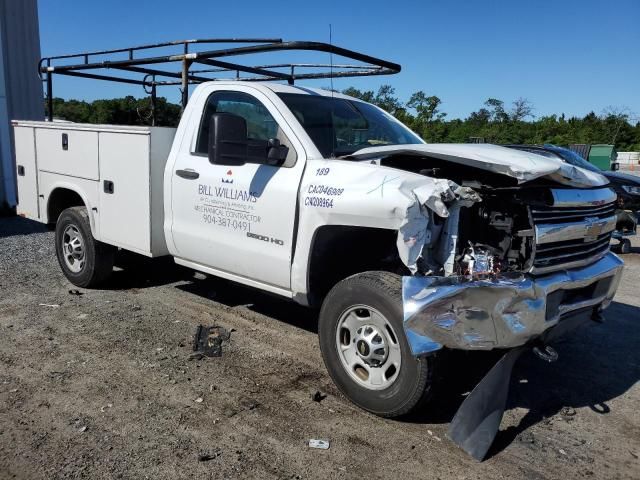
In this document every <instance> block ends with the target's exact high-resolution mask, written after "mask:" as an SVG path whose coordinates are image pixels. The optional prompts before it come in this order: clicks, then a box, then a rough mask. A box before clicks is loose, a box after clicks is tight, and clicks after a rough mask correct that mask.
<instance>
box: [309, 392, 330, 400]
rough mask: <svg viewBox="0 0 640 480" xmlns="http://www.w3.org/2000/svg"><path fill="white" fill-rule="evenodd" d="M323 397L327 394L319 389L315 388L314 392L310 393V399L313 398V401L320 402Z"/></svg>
mask: <svg viewBox="0 0 640 480" xmlns="http://www.w3.org/2000/svg"><path fill="white" fill-rule="evenodd" d="M325 398H327V394H326V393H322V392H321V391H320V390H316V392H315V393H312V394H311V400H313V401H314V402H318V403H320V402H321V401H322V400H324V399H325Z"/></svg>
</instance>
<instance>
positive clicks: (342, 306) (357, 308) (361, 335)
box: [318, 272, 434, 418]
mask: <svg viewBox="0 0 640 480" xmlns="http://www.w3.org/2000/svg"><path fill="white" fill-rule="evenodd" d="M380 316H381V317H383V320H384V321H385V322H386V323H385V327H384V328H382V327H381V325H382V322H381V321H380ZM318 333H319V337H320V350H321V352H322V357H323V359H324V363H325V365H326V367H327V370H328V371H329V375H330V376H331V378H332V379H333V381H334V383H335V384H336V385H337V387H338V388H339V389H340V390H341V391H342V393H344V394H345V395H346V396H347V397H348V398H349V399H350V400H351V401H352V402H353V403H355V404H356V405H358V406H359V407H361V408H363V409H365V410H367V411H369V412H372V413H374V414H376V415H379V416H381V417H387V418H392V417H398V416H401V415H405V414H407V413H409V412H410V411H411V410H413V409H414V408H416V407H417V406H419V405H421V404H422V403H424V402H425V401H426V400H427V399H428V397H429V393H430V391H431V386H432V378H433V375H432V370H433V363H434V357H420V358H416V357H414V356H413V355H412V353H411V349H410V347H409V344H408V342H407V339H406V336H405V333H404V327H403V308H402V282H401V278H400V276H398V275H395V274H392V273H388V272H365V273H361V274H357V275H354V276H352V277H349V278H347V279H345V280H342V281H341V282H339V283H338V284H337V285H336V286H334V287H333V289H332V290H331V291H330V292H329V294H328V295H327V297H326V298H325V300H324V302H323V304H322V308H321V310H320V317H319V321H318ZM381 345H382V346H383V348H378V347H380V346H381ZM354 351H355V354H354ZM384 352H386V355H385V354H384ZM363 355H364V356H363ZM367 356H368V358H367ZM354 359H355V360H354ZM383 359H384V360H383ZM352 360H354V361H352Z"/></svg>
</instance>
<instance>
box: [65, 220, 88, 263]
mask: <svg viewBox="0 0 640 480" xmlns="http://www.w3.org/2000/svg"><path fill="white" fill-rule="evenodd" d="M61 242H62V256H63V258H64V262H65V264H66V265H67V268H68V269H69V270H71V271H72V272H73V273H80V272H81V271H82V269H83V267H84V262H85V249H84V240H83V238H82V234H81V233H80V230H79V229H78V227H76V226H75V225H69V226H67V228H65V229H64V232H62V240H61Z"/></svg>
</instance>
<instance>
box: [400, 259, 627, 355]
mask: <svg viewBox="0 0 640 480" xmlns="http://www.w3.org/2000/svg"><path fill="white" fill-rule="evenodd" d="M622 267H623V262H622V260H620V259H619V258H618V257H617V256H616V255H614V254H613V253H607V254H606V255H605V256H604V257H603V258H601V259H600V260H598V261H597V262H595V263H593V264H591V265H588V266H585V267H581V268H573V269H568V270H561V271H558V272H554V273H550V274H547V275H542V276H532V275H527V274H501V275H497V276H492V277H491V278H487V279H471V278H468V277H403V282H402V296H403V305H404V328H405V332H406V334H407V339H408V341H409V345H410V346H411V350H412V352H413V354H414V355H424V354H426V353H429V352H433V351H436V350H439V349H441V348H443V347H447V348H452V349H460V350H491V349H493V348H512V347H518V346H520V345H524V344H525V343H527V342H529V341H531V340H533V339H536V338H538V337H541V336H542V335H543V334H544V333H545V332H547V331H548V330H549V329H551V328H552V327H555V326H557V325H558V324H561V323H562V322H563V320H565V319H567V318H569V317H572V318H573V317H575V316H576V315H579V314H581V313H583V314H584V315H586V316H591V315H592V314H594V313H595V312H597V311H598V310H600V309H603V308H606V307H607V306H609V304H610V303H611V300H612V299H613V296H614V295H615V293H616V290H617V288H618V283H619V282H620V277H621V275H622ZM584 315H583V316H584Z"/></svg>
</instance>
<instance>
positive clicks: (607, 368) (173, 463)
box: [0, 218, 640, 479]
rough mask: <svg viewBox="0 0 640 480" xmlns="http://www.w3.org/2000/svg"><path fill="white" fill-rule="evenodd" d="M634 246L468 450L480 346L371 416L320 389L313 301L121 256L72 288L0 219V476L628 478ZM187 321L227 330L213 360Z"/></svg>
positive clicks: (488, 358) (637, 372)
mask: <svg viewBox="0 0 640 480" xmlns="http://www.w3.org/2000/svg"><path fill="white" fill-rule="evenodd" d="M634 246H635V248H634V253H632V254H630V255H626V256H625V257H624V259H625V262H626V265H627V267H626V269H625V273H624V278H623V281H622V284H621V287H620V290H619V293H618V296H617V297H616V301H615V302H614V304H613V305H612V306H611V308H610V309H609V310H608V311H607V315H606V316H607V322H606V323H605V324H602V325H599V324H595V323H594V324H593V325H590V326H588V327H586V328H584V329H582V330H580V331H578V332H576V333H575V334H574V335H572V336H571V337H570V338H568V339H566V340H564V341H562V342H560V343H557V344H556V345H555V347H556V349H557V350H558V352H559V354H560V359H559V360H558V362H556V363H555V364H544V363H543V362H541V361H540V360H537V359H535V358H534V357H533V355H531V354H527V355H525V356H524V357H523V358H522V360H521V361H520V362H519V364H518V365H517V367H516V372H515V374H514V379H513V382H512V390H511V395H510V402H509V403H510V406H509V410H508V411H507V412H506V414H505V418H504V420H503V423H502V426H501V432H500V433H499V435H498V437H497V439H496V442H495V444H494V447H493V448H492V450H491V452H490V456H489V458H488V459H487V460H486V461H485V462H483V463H478V462H476V461H475V460H473V459H471V458H470V457H468V456H467V455H466V454H465V453H464V452H462V451H461V450H459V449H458V448H457V447H456V446H455V445H453V444H452V443H450V442H449V441H448V440H447V438H446V430H447V427H448V423H449V421H450V420H451V418H452V415H453V413H454V412H455V410H456V408H457V406H458V405H459V404H460V402H461V400H462V398H463V397H462V394H463V393H464V392H466V391H468V390H469V389H470V388H472V387H473V385H474V382H476V381H477V380H478V379H479V378H481V376H482V374H483V372H485V371H486V370H488V369H489V368H490V366H491V362H492V361H495V359H496V357H495V355H491V354H481V353H476V354H460V355H449V356H443V357H441V362H440V368H441V370H440V371H439V374H440V376H441V377H443V378H444V379H446V381H444V380H443V381H441V383H440V386H439V389H438V390H437V394H436V396H435V398H434V399H433V401H432V402H431V403H430V404H429V405H428V406H427V407H426V408H425V409H424V410H423V411H421V412H419V413H417V414H416V415H413V416H412V417H410V418H406V419H403V420H401V421H398V420H396V421H394V420H383V419H380V418H377V417H375V416H373V415H370V414H368V413H366V412H363V411H362V410H360V409H358V408H357V407H354V406H353V405H352V404H351V403H350V402H349V401H348V400H347V399H346V398H344V397H343V396H342V395H340V394H339V393H338V392H337V390H336V388H335V387H334V386H333V385H332V383H331V381H330V379H329V377H328V375H327V374H326V372H325V369H324V366H323V364H322V360H321V357H320V352H319V348H318V341H317V338H316V328H317V321H316V314H315V313H314V312H313V311H309V310H305V309H302V308H299V307H297V306H295V305H293V304H290V303H286V302H284V301H281V300H279V299H277V298H273V297H270V296H268V295H265V294H262V293H260V292H257V291H254V290H251V289H248V288H244V287H241V286H238V285H236V284H233V283H230V282H226V281H222V280H217V279H205V278H203V277H202V276H201V275H194V274H193V272H190V271H187V270H184V269H181V268H178V267H176V266H175V265H173V263H172V262H171V261H166V260H162V259H161V260H157V261H150V260H147V259H141V258H137V257H135V256H128V257H127V256H123V258H121V260H120V262H119V265H120V267H121V268H120V269H118V271H116V272H115V274H114V276H113V279H112V280H111V281H110V283H109V284H108V285H107V286H106V287H105V288H104V289H102V290H83V289H80V290H79V292H78V293H80V294H76V293H75V292H73V290H74V289H75V287H73V286H72V285H71V284H69V282H68V281H67V280H66V279H65V278H64V277H63V275H62V273H61V272H60V269H59V267H58V265H57V261H56V259H55V255H54V249H53V233H52V232H49V231H47V230H45V229H44V228H43V227H41V226H40V225H38V224H35V223H32V222H29V221H26V220H22V219H19V218H5V219H0V478H2V479H5V478H20V479H27V478H28V479H37V478H91V479H103V478H104V479H111V478H132V479H134V478H135V479H138V478H140V479H142V478H152V479H176V478H202V479H205V478H260V479H269V478H282V479H295V478H304V479H307V478H309V479H314V478H318V479H331V478H390V477H392V478H402V479H412V478H434V479H435V478H441V479H450V478H454V479H476V478H477V479H486V478H492V479H493V478H510V479H512V478H527V479H543V478H563V479H569V478H583V477H591V478H616V479H618V478H636V479H637V478H639V477H640V460H639V457H640V414H638V410H637V409H638V406H639V405H640V388H639V386H638V384H637V383H638V379H639V378H640V287H639V285H640V242H639V241H638V240H636V241H635V243H634ZM70 290H71V292H70ZM201 323H202V324H206V325H210V324H218V325H221V326H223V327H225V328H226V329H229V330H231V329H233V332H232V334H231V342H230V344H228V345H226V346H225V348H224V352H223V355H222V357H219V358H206V359H203V360H200V361H198V360H189V355H190V353H191V338H192V335H193V333H194V331H195V329H196V327H197V325H198V324H201ZM316 391H320V392H322V393H324V394H326V395H327V397H326V398H324V399H323V400H322V401H320V402H316V401H313V400H312V398H311V396H312V394H313V393H314V392H316ZM312 438H314V439H326V440H329V441H330V445H331V447H330V449H329V450H317V449H311V448H309V447H308V445H307V442H308V441H309V439H312Z"/></svg>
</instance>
